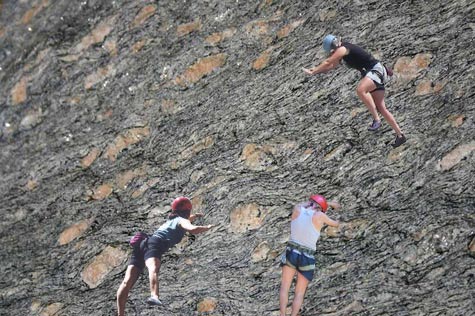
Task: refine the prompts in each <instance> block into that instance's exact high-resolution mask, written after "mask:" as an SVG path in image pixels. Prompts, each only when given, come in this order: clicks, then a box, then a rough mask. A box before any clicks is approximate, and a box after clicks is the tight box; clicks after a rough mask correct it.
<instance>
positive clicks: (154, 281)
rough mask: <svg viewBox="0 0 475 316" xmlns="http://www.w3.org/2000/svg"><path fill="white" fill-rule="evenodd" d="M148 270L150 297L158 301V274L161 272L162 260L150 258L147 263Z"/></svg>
mask: <svg viewBox="0 0 475 316" xmlns="http://www.w3.org/2000/svg"><path fill="white" fill-rule="evenodd" d="M145 265H146V266H147V269H148V277H149V279H150V296H151V297H155V298H156V299H158V294H159V293H158V288H159V286H158V273H159V272H160V259H158V258H148V259H147V261H145Z"/></svg>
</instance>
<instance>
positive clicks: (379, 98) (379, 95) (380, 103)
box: [371, 90, 402, 136]
mask: <svg viewBox="0 0 475 316" xmlns="http://www.w3.org/2000/svg"><path fill="white" fill-rule="evenodd" d="M371 95H372V97H373V100H374V103H375V104H376V108H377V109H378V111H379V113H381V115H382V116H383V117H384V119H385V120H386V121H387V122H388V124H389V125H390V126H391V127H392V128H393V130H394V131H395V132H396V134H397V135H398V136H401V135H402V132H401V129H400V128H399V125H398V124H397V122H396V120H395V119H394V116H393V115H392V114H391V112H389V111H388V109H387V108H386V103H385V102H384V90H377V91H373V92H371Z"/></svg>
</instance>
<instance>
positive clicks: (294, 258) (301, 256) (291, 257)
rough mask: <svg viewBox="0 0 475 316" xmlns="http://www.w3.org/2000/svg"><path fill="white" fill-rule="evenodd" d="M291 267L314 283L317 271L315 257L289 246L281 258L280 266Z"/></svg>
mask: <svg viewBox="0 0 475 316" xmlns="http://www.w3.org/2000/svg"><path fill="white" fill-rule="evenodd" d="M284 265H286V266H289V267H291V268H293V269H295V270H297V271H298V272H299V273H301V274H302V275H303V276H304V277H305V278H306V279H307V280H308V281H312V279H313V274H314V271H315V257H314V256H312V255H309V254H307V253H303V252H300V251H299V250H296V249H293V248H291V247H289V246H287V247H286V248H285V252H284V253H283V254H282V256H281V257H280V266H284Z"/></svg>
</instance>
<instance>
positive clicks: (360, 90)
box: [356, 77, 381, 121]
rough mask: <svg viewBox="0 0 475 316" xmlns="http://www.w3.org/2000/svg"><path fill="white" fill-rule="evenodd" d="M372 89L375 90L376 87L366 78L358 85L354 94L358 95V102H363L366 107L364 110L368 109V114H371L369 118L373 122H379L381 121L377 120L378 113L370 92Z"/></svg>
mask: <svg viewBox="0 0 475 316" xmlns="http://www.w3.org/2000/svg"><path fill="white" fill-rule="evenodd" d="M374 89H376V85H375V84H374V82H373V80H371V79H370V78H368V77H364V78H363V79H361V81H360V83H359V84H358V87H357V88H356V93H357V94H358V97H359V98H360V100H361V101H363V103H364V104H365V105H366V108H368V110H369V113H371V116H372V117H373V120H375V121H380V120H381V119H380V118H379V115H378V111H377V110H376V104H375V101H374V100H373V97H372V95H371V92H370V91H373V90H374Z"/></svg>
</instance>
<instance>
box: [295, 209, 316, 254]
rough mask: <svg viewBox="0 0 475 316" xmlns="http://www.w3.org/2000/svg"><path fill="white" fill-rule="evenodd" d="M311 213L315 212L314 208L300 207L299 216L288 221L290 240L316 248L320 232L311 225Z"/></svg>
mask: <svg viewBox="0 0 475 316" xmlns="http://www.w3.org/2000/svg"><path fill="white" fill-rule="evenodd" d="M313 214H315V211H314V210H312V209H308V208H305V207H303V206H301V207H300V214H299V216H298V217H297V218H296V219H294V220H292V221H291V222H290V241H292V242H295V243H297V244H299V245H302V246H304V247H307V248H310V249H312V250H316V249H317V247H316V244H317V241H318V238H320V232H319V231H318V230H317V229H316V228H315V226H313V223H312V216H313Z"/></svg>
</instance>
